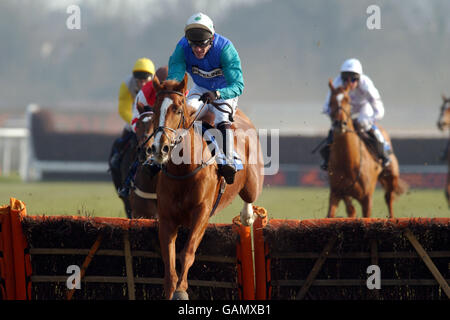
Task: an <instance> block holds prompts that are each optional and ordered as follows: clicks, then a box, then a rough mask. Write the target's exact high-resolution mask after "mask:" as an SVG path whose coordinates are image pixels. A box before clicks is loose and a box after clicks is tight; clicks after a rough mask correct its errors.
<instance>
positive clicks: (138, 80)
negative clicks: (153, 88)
mask: <svg viewBox="0 0 450 320" xmlns="http://www.w3.org/2000/svg"><path fill="white" fill-rule="evenodd" d="M150 80H152V77H148V78H147V79H138V78H136V83H137V86H138V88H139V90H141V89H142V87H143V86H145V84H146V83H147V82H149V81H150Z"/></svg>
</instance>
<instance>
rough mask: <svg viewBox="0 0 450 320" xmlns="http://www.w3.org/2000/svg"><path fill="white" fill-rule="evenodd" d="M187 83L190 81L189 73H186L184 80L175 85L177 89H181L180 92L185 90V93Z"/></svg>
mask: <svg viewBox="0 0 450 320" xmlns="http://www.w3.org/2000/svg"><path fill="white" fill-rule="evenodd" d="M187 83H188V75H187V73H185V74H184V77H183V80H182V81H181V82H180V83H179V84H178V85H177V86H176V87H175V90H176V91H179V92H183V94H184V93H185V92H186V89H187Z"/></svg>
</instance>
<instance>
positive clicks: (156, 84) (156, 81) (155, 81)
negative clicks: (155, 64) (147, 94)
mask: <svg viewBox="0 0 450 320" xmlns="http://www.w3.org/2000/svg"><path fill="white" fill-rule="evenodd" d="M153 88H155V90H156V92H159V91H161V90H162V89H163V86H162V85H161V82H159V79H158V77H157V76H154V77H153Z"/></svg>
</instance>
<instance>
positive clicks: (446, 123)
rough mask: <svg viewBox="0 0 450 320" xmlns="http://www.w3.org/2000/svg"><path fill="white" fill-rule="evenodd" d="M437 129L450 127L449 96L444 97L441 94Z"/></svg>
mask: <svg viewBox="0 0 450 320" xmlns="http://www.w3.org/2000/svg"><path fill="white" fill-rule="evenodd" d="M437 127H438V128H439V130H444V129H446V128H449V127H450V98H446V97H445V96H444V95H442V106H441V112H440V114H439V119H438V122H437Z"/></svg>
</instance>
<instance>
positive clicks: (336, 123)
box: [332, 105, 356, 133]
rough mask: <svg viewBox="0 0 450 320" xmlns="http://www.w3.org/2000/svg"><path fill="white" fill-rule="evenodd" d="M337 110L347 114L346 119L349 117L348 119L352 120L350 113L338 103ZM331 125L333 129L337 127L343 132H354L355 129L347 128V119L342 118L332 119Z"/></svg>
mask: <svg viewBox="0 0 450 320" xmlns="http://www.w3.org/2000/svg"><path fill="white" fill-rule="evenodd" d="M337 111H338V112H343V113H345V114H346V116H347V119H350V121H353V120H352V117H351V114H350V113H349V112H348V111H346V110H345V109H344V108H343V107H342V106H341V105H338V107H337ZM332 126H333V129H335V128H337V127H339V128H340V129H341V131H342V132H343V133H345V132H355V133H356V131H354V130H348V123H347V121H344V120H334V121H333V125H332Z"/></svg>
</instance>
